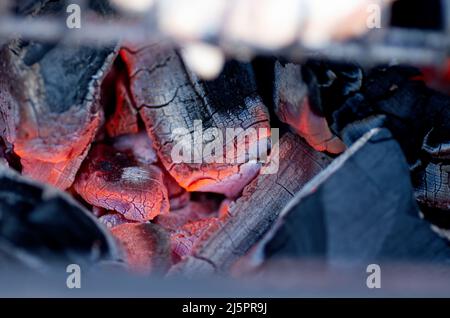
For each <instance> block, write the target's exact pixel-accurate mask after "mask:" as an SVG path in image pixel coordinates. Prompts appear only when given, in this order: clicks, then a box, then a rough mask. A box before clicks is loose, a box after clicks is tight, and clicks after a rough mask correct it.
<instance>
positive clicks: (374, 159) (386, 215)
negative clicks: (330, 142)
mask: <svg viewBox="0 0 450 318" xmlns="http://www.w3.org/2000/svg"><path fill="white" fill-rule="evenodd" d="M258 251H259V252H262V255H264V259H280V258H302V259H311V258H312V259H325V260H326V262H328V264H331V265H333V264H336V263H339V262H342V261H347V262H363V263H367V262H370V263H373V262H375V263H377V264H379V262H383V261H421V262H428V261H429V262H444V263H448V262H449V261H450V249H449V248H448V245H447V244H446V243H445V242H444V240H442V239H441V238H439V237H438V236H437V235H435V234H434V233H433V232H432V231H431V229H430V224H429V223H427V222H426V221H424V220H422V219H420V218H419V209H418V206H417V204H416V202H415V200H414V197H413V191H412V185H411V181H410V177H409V169H408V165H407V163H406V161H405V158H404V156H403V154H402V151H401V148H400V147H399V145H398V144H397V142H396V141H395V140H394V139H393V138H392V135H391V134H390V132H389V131H388V130H386V129H384V128H381V129H380V128H374V129H371V130H370V131H369V132H367V133H366V134H365V135H364V136H363V137H361V139H359V140H358V141H357V142H355V143H354V144H353V146H352V147H351V148H349V150H347V152H345V153H344V154H343V155H342V156H341V157H339V158H338V159H336V160H335V161H334V162H333V163H332V164H331V165H330V166H329V167H328V168H327V169H326V170H324V171H323V172H322V173H320V174H319V175H318V176H317V177H316V178H314V179H313V180H312V181H311V182H310V183H308V184H307V185H306V186H305V187H304V188H303V190H302V191H300V192H299V193H298V194H296V196H295V198H294V199H293V200H292V201H291V202H290V203H289V204H288V206H287V207H286V208H285V209H284V210H283V212H282V213H281V217H280V219H279V221H278V222H277V224H276V226H274V228H273V230H272V231H271V232H270V233H269V234H268V235H267V236H266V238H265V239H264V240H263V242H262V243H261V245H260V246H259V250H258ZM256 254H258V252H256ZM256 254H255V255H256ZM259 261H261V259H260V260H259Z"/></svg>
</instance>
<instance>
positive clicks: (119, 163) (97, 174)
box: [74, 144, 169, 222]
mask: <svg viewBox="0 0 450 318" xmlns="http://www.w3.org/2000/svg"><path fill="white" fill-rule="evenodd" d="M74 188H75V190H76V191H77V192H78V193H79V194H80V196H81V197H82V198H83V199H84V200H86V201H87V202H89V203H90V204H92V205H94V206H99V207H103V208H105V209H108V210H112V211H117V212H119V213H120V214H122V215H123V216H124V217H125V218H127V219H129V220H133V221H140V222H145V221H148V220H151V219H153V218H154V217H155V216H157V215H159V214H161V213H167V212H168V211H169V201H168V194H167V189H166V187H165V186H164V181H163V173H162V171H161V169H160V168H158V167H157V166H155V165H151V164H143V163H142V162H139V161H138V160H137V159H136V157H135V156H134V154H133V153H132V152H131V151H120V150H117V149H115V148H114V147H112V146H109V145H104V144H99V145H96V146H94V147H93V149H92V150H91V152H90V153H89V156H88V158H87V160H86V161H85V163H84V164H83V166H82V168H81V170H80V172H79V175H78V177H77V180H76V182H75V184H74Z"/></svg>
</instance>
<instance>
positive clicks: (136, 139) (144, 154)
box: [113, 132, 158, 164]
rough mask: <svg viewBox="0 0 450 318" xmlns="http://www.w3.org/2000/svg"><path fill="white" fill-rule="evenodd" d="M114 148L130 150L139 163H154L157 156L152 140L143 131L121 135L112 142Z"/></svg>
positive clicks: (124, 150)
mask: <svg viewBox="0 0 450 318" xmlns="http://www.w3.org/2000/svg"><path fill="white" fill-rule="evenodd" d="M113 146H114V148H116V149H117V150H119V151H122V152H131V153H132V154H133V157H134V158H135V159H136V160H137V161H138V162H139V163H141V164H155V163H157V162H158V157H157V156H156V153H155V151H154V150H153V145H152V141H151V140H150V138H148V136H147V134H146V133H145V132H141V133H139V134H130V135H123V136H121V137H118V138H117V139H115V140H114V142H113Z"/></svg>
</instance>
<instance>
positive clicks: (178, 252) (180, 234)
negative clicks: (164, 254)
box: [170, 217, 224, 263]
mask: <svg viewBox="0 0 450 318" xmlns="http://www.w3.org/2000/svg"><path fill="white" fill-rule="evenodd" d="M223 221H224V220H222V219H220V218H217V217H209V218H205V219H200V220H195V221H190V222H187V223H186V224H184V225H183V226H182V227H181V228H179V229H178V230H176V231H174V232H173V233H172V234H171V236H170V242H171V255H172V261H173V262H174V263H178V262H180V261H181V260H182V259H184V258H186V257H188V256H189V255H192V254H194V253H195V251H196V250H198V249H199V245H201V244H202V242H204V241H205V240H206V239H208V238H209V237H210V236H211V235H212V234H213V233H215V232H216V231H217V230H219V228H220V227H221V226H222V224H223Z"/></svg>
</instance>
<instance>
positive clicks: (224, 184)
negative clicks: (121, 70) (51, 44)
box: [121, 46, 270, 196]
mask: <svg viewBox="0 0 450 318" xmlns="http://www.w3.org/2000/svg"><path fill="white" fill-rule="evenodd" d="M121 54H122V57H123V59H124V61H125V63H126V64H127V65H128V68H129V74H130V82H131V92H132V97H133V100H134V103H135V104H136V106H137V107H138V109H139V110H140V115H141V116H142V119H143V121H144V123H145V125H146V128H147V130H148V132H149V135H150V136H151V137H152V139H153V141H154V145H155V147H156V149H157V152H158V155H159V157H160V159H161V161H162V163H163V164H164V166H165V167H166V169H167V170H168V171H169V172H170V174H171V175H172V176H173V177H174V178H175V179H176V180H177V182H178V183H179V184H180V185H182V186H183V187H184V188H186V189H188V190H190V191H209V192H218V193H224V194H226V195H228V196H236V195H237V194H239V192H240V191H241V190H242V188H243V187H244V186H245V185H246V184H247V183H248V182H249V181H250V180H251V179H252V178H253V177H254V176H255V175H256V174H257V172H258V170H259V165H257V164H249V163H247V164H244V165H242V164H220V163H217V164H213V163H211V164H198V163H193V164H191V163H176V164H174V163H173V161H172V157H171V151H172V149H173V147H174V146H175V144H176V142H177V141H176V140H174V138H173V136H172V132H173V131H174V129H176V128H185V129H187V130H188V131H189V132H191V133H192V132H193V131H194V126H193V123H194V120H202V124H203V127H202V129H203V131H205V130H206V129H208V128H210V127H217V128H219V129H222V130H223V133H224V130H225V129H226V128H236V127H241V128H243V129H246V128H250V127H252V128H255V129H258V128H267V129H270V126H269V117H268V112H267V109H266V107H265V106H264V105H263V103H262V101H261V99H260V97H259V96H258V95H257V93H256V84H255V82H254V78H253V76H254V75H253V72H252V70H251V66H250V65H246V64H241V63H238V62H229V63H228V64H227V65H226V66H225V69H224V72H223V73H222V74H221V75H220V77H219V78H218V79H216V80H214V81H212V82H202V81H200V80H198V79H197V78H196V77H195V75H194V74H192V73H191V72H190V71H188V70H187V69H186V68H185V66H184V64H183V63H182V61H181V58H180V56H179V55H178V54H177V53H176V52H175V51H170V50H166V49H164V48H161V47H155V46H153V47H145V48H141V49H140V50H136V51H132V50H131V49H127V50H122V53H121ZM209 138H210V137H209ZM260 138H265V137H260ZM210 142H211V140H208V136H206V137H205V141H204V146H206V145H207V144H208V143H210ZM254 145H255V143H253V146H254Z"/></svg>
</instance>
